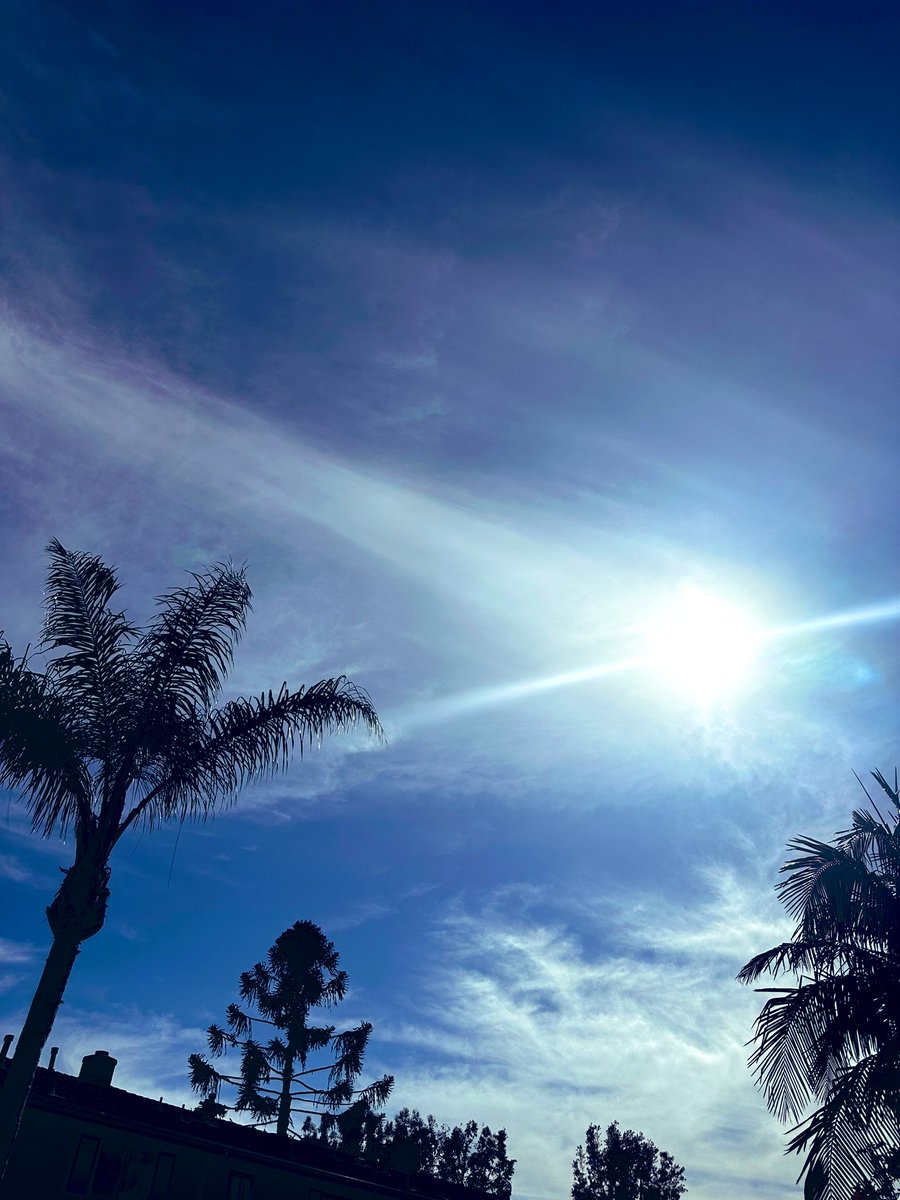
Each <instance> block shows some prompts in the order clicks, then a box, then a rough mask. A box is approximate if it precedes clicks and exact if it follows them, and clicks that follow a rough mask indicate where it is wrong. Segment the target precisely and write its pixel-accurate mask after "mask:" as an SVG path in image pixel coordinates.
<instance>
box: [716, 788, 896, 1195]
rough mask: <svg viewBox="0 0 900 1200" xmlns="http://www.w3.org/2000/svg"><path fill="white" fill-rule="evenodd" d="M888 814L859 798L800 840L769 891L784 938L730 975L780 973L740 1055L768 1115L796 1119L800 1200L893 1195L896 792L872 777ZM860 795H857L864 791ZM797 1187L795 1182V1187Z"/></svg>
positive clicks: (793, 1146) (793, 1144) (744, 978)
mask: <svg viewBox="0 0 900 1200" xmlns="http://www.w3.org/2000/svg"><path fill="white" fill-rule="evenodd" d="M872 774H873V778H874V779H875V780H876V782H877V783H878V785H879V786H880V787H881V789H882V791H883V792H884V793H885V795H886V796H887V798H888V803H889V804H890V805H891V809H890V810H889V812H888V815H887V816H883V815H882V813H881V812H880V811H879V809H878V806H877V805H876V804H875V801H874V800H873V799H872V797H871V796H869V794H868V792H867V793H866V795H867V797H868V799H869V802H870V804H871V805H872V809H873V811H872V812H869V811H868V810H865V809H858V810H856V811H855V812H854V813H853V824H852V826H851V828H850V829H849V830H846V831H844V832H841V833H839V834H837V835H836V836H835V839H834V841H833V842H831V843H826V842H819V841H816V840H814V839H813V838H807V837H798V838H795V839H794V840H793V841H792V842H791V843H790V844H789V846H788V849H790V850H794V851H797V852H798V853H799V855H800V857H798V858H792V859H790V860H789V861H788V862H786V863H785V864H784V866H783V867H782V868H781V870H782V872H783V873H784V874H785V876H786V878H785V879H783V880H782V881H781V882H780V883H779V884H778V885H777V889H776V890H777V891H778V892H779V894H780V896H781V900H782V902H783V904H784V906H785V907H786V908H787V910H788V912H789V913H790V914H791V916H793V917H795V918H796V920H797V927H796V929H795V930H794V935H793V939H792V941H790V942H784V943H782V945H780V946H774V947H773V948H772V949H771V950H766V951H765V952H764V953H763V954H758V955H757V956H756V957H755V958H752V959H751V960H750V962H748V963H747V964H746V966H745V967H744V968H743V970H742V971H741V973H740V974H739V976H738V979H740V980H741V982H742V983H752V982H754V981H755V980H757V979H759V978H760V976H761V975H764V974H766V973H769V974H771V975H773V976H778V975H781V974H783V973H790V974H792V975H795V976H798V977H799V981H798V982H797V983H796V984H795V985H794V986H791V987H774V988H761V989H759V990H760V991H764V992H771V993H774V995H772V997H771V999H769V1000H767V1001H766V1003H765V1004H764V1005H763V1008H762V1011H761V1012H760V1014H759V1017H758V1018H757V1021H756V1026H755V1031H754V1040H755V1042H756V1047H755V1049H754V1051H753V1053H752V1055H751V1057H750V1063H751V1066H753V1067H755V1069H756V1075H757V1078H758V1081H759V1083H760V1085H761V1086H762V1088H763V1090H764V1091H765V1093H766V1098H767V1100H768V1103H769V1108H770V1109H771V1110H772V1112H774V1113H775V1115H776V1116H778V1117H779V1118H780V1119H781V1120H793V1121H798V1120H799V1118H801V1117H802V1114H803V1112H804V1111H805V1110H806V1108H807V1105H808V1104H809V1103H810V1101H815V1102H817V1103H818V1107H817V1108H816V1109H815V1111H814V1112H813V1113H812V1115H811V1116H809V1117H807V1118H806V1119H805V1120H802V1121H800V1123H799V1124H798V1125H796V1126H795V1127H794V1129H793V1130H792V1131H791V1132H792V1133H793V1137H792V1138H791V1140H790V1142H789V1143H788V1150H793V1151H797V1152H802V1151H804V1150H805V1151H806V1152H807V1154H806V1160H805V1162H804V1164H803V1169H802V1171H801V1173H800V1178H801V1179H802V1178H803V1176H804V1175H805V1176H806V1180H805V1184H804V1193H805V1196H806V1197H807V1200H851V1198H853V1197H855V1196H858V1197H870V1196H872V1197H874V1196H878V1197H882V1196H893V1195H894V1194H895V1191H894V1188H893V1182H894V1181H895V1180H896V1179H898V1178H900V888H898V885H900V793H898V788H897V775H896V772H895V774H894V784H893V787H892V786H891V785H890V784H889V783H888V781H887V780H886V779H885V778H884V776H883V775H882V774H881V772H880V771H874V772H873V773H872ZM864 790H865V789H864ZM798 1182H799V1180H798Z"/></svg>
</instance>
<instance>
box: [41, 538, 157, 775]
mask: <svg viewBox="0 0 900 1200" xmlns="http://www.w3.org/2000/svg"><path fill="white" fill-rule="evenodd" d="M47 552H48V553H49V555H50V568H49V570H48V572H47V588H46V595H45V600H44V626H43V632H42V646H43V648H44V649H45V650H47V651H50V652H52V651H54V650H63V651H64V653H62V654H57V655H56V656H55V657H54V658H53V659H52V661H51V662H50V665H49V667H48V674H49V675H50V677H51V678H52V680H53V685H54V690H55V691H56V692H57V694H58V695H60V697H61V698H63V699H64V700H65V702H66V703H67V705H68V706H69V708H70V710H71V711H72V713H73V715H76V716H77V719H78V722H79V725H80V727H81V729H82V730H83V737H84V738H85V740H86V741H87V742H88V745H87V746H86V751H87V753H89V754H90V755H91V757H94V758H97V759H98V760H100V761H101V762H103V763H104V764H107V763H108V760H109V756H110V751H111V749H112V747H113V746H114V745H115V743H116V741H117V731H118V725H119V721H120V718H121V715H122V712H123V709H124V708H125V707H126V705H127V702H128V699H129V693H130V688H129V677H130V673H131V667H130V662H129V658H128V654H127V652H126V648H127V644H128V642H129V641H130V640H131V639H132V638H133V637H134V635H135V633H136V630H135V629H134V627H133V626H132V625H130V624H129V622H128V621H127V620H126V619H125V615H124V613H122V612H114V611H112V610H111V609H110V607H109V602H110V600H111V599H112V597H113V595H114V594H115V593H116V591H118V588H119V582H118V579H117V578H116V573H115V571H114V570H113V569H112V568H111V567H109V566H107V565H106V563H104V562H103V560H102V559H100V558H98V557H97V556H95V555H91V554H85V553H83V552H81V551H69V550H66V548H65V547H64V546H63V545H62V544H61V543H60V542H59V541H57V540H56V539H55V538H54V539H53V540H52V541H51V542H50V543H49V545H48V546H47Z"/></svg>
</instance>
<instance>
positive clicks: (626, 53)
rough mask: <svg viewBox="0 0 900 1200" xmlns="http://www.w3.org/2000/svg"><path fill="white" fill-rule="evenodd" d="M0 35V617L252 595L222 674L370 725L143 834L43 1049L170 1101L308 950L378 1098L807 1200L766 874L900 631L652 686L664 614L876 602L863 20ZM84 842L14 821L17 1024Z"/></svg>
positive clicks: (869, 44) (31, 22) (449, 16)
mask: <svg viewBox="0 0 900 1200" xmlns="http://www.w3.org/2000/svg"><path fill="white" fill-rule="evenodd" d="M2 21H3V33H2V37H0V47H2V48H0V55H2V57H3V62H2V70H0V81H2V82H0V111H2V130H3V133H2V142H0V185H2V186H0V220H2V226H3V230H4V233H3V237H2V240H0V267H2V270H0V405H2V417H3V431H4V436H3V437H2V438H0V471H2V490H0V504H2V509H0V513H2V520H0V577H2V579H3V583H4V586H3V592H2V612H0V617H2V619H0V625H2V627H3V628H4V629H5V630H6V635H7V636H8V637H9V639H10V641H11V642H12V643H13V645H14V646H18V647H22V648H24V646H25V644H26V643H28V642H29V641H30V642H34V641H35V639H36V637H37V633H38V628H39V605H40V597H41V589H42V583H43V575H44V570H45V559H44V556H43V550H42V547H43V546H44V545H45V543H46V542H47V540H48V538H49V537H51V536H56V537H59V538H60V539H61V540H62V541H63V542H64V543H65V544H67V545H70V546H72V547H73V548H80V549H86V550H90V551H93V552H97V553H101V554H102V555H104V556H105V557H106V558H107V559H108V560H110V561H112V562H114V563H116V564H117V565H118V567H119V569H120V572H121V576H122V579H123V581H124V588H123V594H124V597H125V602H126V603H127V605H128V608H129V611H130V612H131V613H132V614H133V615H134V616H135V617H136V618H137V619H143V618H146V616H147V615H149V613H150V611H151V601H152V597H153V596H154V595H156V594H157V593H159V592H160V591H161V590H164V589H165V588H167V587H170V586H175V585H177V584H179V583H180V582H181V580H182V578H183V572H184V571H186V570H191V569H196V568H197V567H198V566H201V565H202V564H205V563H209V562H213V561H217V560H221V559H222V558H224V557H227V556H229V555H230V556H232V557H233V558H234V559H235V560H238V561H244V560H246V562H247V564H248V571H249V576H250V582H251V585H252V587H253V590H254V595H255V600H254V606H255V611H254V614H253V616H252V618H251V622H250V626H249V628H248V632H247V635H246V637H245V639H244V642H243V644H242V647H241V650H240V653H239V657H238V660H237V663H236V667H235V671H234V673H233V675H232V677H231V680H230V686H231V687H232V688H233V690H234V691H235V692H246V691H252V690H254V689H261V688H262V687H267V686H269V685H276V684H278V683H280V682H281V680H282V679H285V678H286V679H287V680H288V682H289V683H291V684H294V685H296V684H299V683H301V682H311V681H313V680H315V679H318V678H321V677H322V676H325V675H333V674H337V673H340V672H346V673H348V674H349V675H351V676H352V678H353V679H354V680H355V681H357V682H358V683H360V684H362V685H364V686H365V687H366V688H367V689H368V690H369V691H370V693H371V695H372V697H373V699H374V701H375V703H376V705H377V707H378V709H379V711H380V713H381V715H382V718H383V720H384V724H385V726H386V728H387V731H388V735H389V738H388V743H387V745H386V746H384V747H376V746H372V745H369V744H367V743H366V742H365V741H363V740H360V739H355V738H348V739H342V740H340V741H335V742H332V743H330V744H328V745H327V746H325V747H324V748H323V750H322V751H321V752H320V753H317V754H314V755H312V756H311V757H309V758H308V759H307V760H305V761H304V762H303V763H300V764H298V765H297V766H296V767H295V768H294V769H293V770H291V772H290V773H289V774H288V775H286V776H285V777H284V778H281V779H278V780H277V781H276V782H274V783H273V784H271V785H269V786H267V787H260V788H254V789H252V790H251V791H249V792H248V793H246V794H245V796H244V797H243V799H242V801H241V803H240V805H239V806H238V807H237V808H236V809H234V810H233V811H231V812H229V813H227V814H225V815H222V816H220V817H219V818H218V819H217V820H216V821H214V822H213V823H211V824H209V825H206V826H192V827H185V828H184V829H183V830H182V831H181V833H180V836H179V837H178V838H177V840H176V831H174V830H167V831H162V832H160V833H158V834H155V835H154V836H153V837H144V838H143V839H138V838H135V840H134V841H133V842H131V843H130V844H128V845H123V846H122V847H121V848H120V850H119V852H118V854H117V859H116V861H115V866H114V874H113V884H112V887H113V893H112V903H111V907H110V915H109V920H108V924H107V928H106V929H105V930H104V932H103V934H102V936H100V937H98V938H97V939H95V940H94V941H93V942H91V943H89V944H88V945H87V946H86V947H85V949H84V951H83V953H82V955H81V957H80V959H79V961H78V964H77V967H76V971H75V974H74V976H73V979H72V983H71V986H70V989H69V993H68V999H67V1002H66V1005H65V1008H64V1010H63V1013H62V1016H61V1017H60V1020H59V1024H58V1036H57V1037H55V1038H54V1041H55V1042H58V1043H59V1045H60V1046H61V1047H62V1050H61V1063H62V1065H63V1067H64V1068H68V1069H72V1070H74V1069H77V1065H78V1062H79V1060H80V1055H81V1054H82V1053H85V1052H87V1051H89V1050H92V1049H94V1048H96V1047H97V1046H105V1047H106V1048H108V1049H110V1050H111V1051H112V1052H114V1053H116V1054H117V1055H118V1057H119V1058H120V1066H119V1070H118V1077H117V1078H118V1080H119V1081H120V1082H121V1083H122V1084H123V1085H124V1086H130V1087H133V1088H135V1089H137V1090H141V1091H146V1092H147V1093H148V1094H152V1095H159V1094H165V1095H166V1096H167V1098H170V1099H172V1100H176V1101H179V1102H180V1101H181V1100H187V1099H188V1089H187V1084H186V1058H187V1055H188V1054H189V1053H191V1052H192V1051H194V1050H197V1049H201V1048H202V1045H203V1030H204V1029H205V1027H206V1026H207V1025H208V1024H209V1022H210V1021H212V1020H217V1019H220V1018H221V1016H222V1014H223V1011H224V1006H225V1005H226V1003H228V1002H229V1001H230V1000H231V999H232V998H233V992H234V986H235V983H236V980H237V976H238V974H239V973H240V971H242V970H244V969H245V968H246V967H248V966H249V965H250V964H251V963H252V962H254V961H255V960H256V959H257V958H258V957H260V956H261V955H262V954H263V953H264V951H265V950H266V948H267V947H268V946H269V945H270V944H271V942H272V941H273V940H274V938H275V937H276V936H277V934H278V933H279V932H280V931H281V930H282V929H283V928H285V927H286V926H287V925H288V924H290V923H292V922H293V921H294V920H297V919H303V918H309V919H312V920H315V921H318V922H320V923H321V924H322V926H323V928H324V929H325V930H326V932H327V933H328V934H329V935H330V936H331V937H333V938H334V940H335V942H336V944H337V946H338V949H339V950H340V951H341V952H342V957H343V961H344V965H345V966H346V968H347V969H348V971H349V972H350V977H351V983H352V985H353V992H352V996H351V997H350V999H349V1001H348V1002H347V1004H346V1005H345V1010H346V1014H347V1018H348V1020H350V1019H353V1018H363V1017H364V1018H366V1019H369V1020H371V1021H372V1022H373V1024H374V1026H375V1033H374V1035H373V1043H372V1051H371V1055H370V1064H369V1065H370V1067H371V1071H372V1074H375V1073H378V1072H380V1071H382V1070H389V1071H392V1072H393V1073H394V1074H395V1075H396V1076H397V1092H396V1097H395V1100H396V1104H397V1105H398V1106H399V1105H400V1104H410V1105H416V1106H418V1107H420V1108H422V1109H423V1110H426V1111H432V1112H434V1113H435V1115H436V1116H438V1118H439V1119H442V1120H446V1121H457V1120H463V1119H467V1118H469V1117H472V1118H475V1119H477V1120H479V1121H481V1122H486V1123H488V1124H490V1125H492V1126H497V1125H505V1126H506V1127H507V1129H508V1131H509V1138H510V1147H511V1153H512V1154H513V1155H515V1156H516V1157H517V1158H518V1160H519V1167H518V1169H517V1173H516V1179H515V1191H516V1194H517V1195H519V1196H521V1197H525V1198H528V1200H531V1198H535V1200H537V1198H540V1200H549V1198H550V1197H556V1198H558V1197H559V1196H561V1195H565V1194H566V1193H567V1191H568V1187H569V1184H570V1180H571V1168H570V1164H571V1159H572V1156H573V1153H574V1149H575V1146H576V1144H577V1143H578V1142H579V1141H580V1140H581V1139H582V1138H583V1134H584V1130H585V1128H586V1126H587V1125H588V1123H590V1122H597V1123H600V1124H604V1123H606V1122H608V1121H611V1120H613V1119H618V1120H619V1121H620V1122H622V1123H623V1124H624V1125H631V1126H634V1127H635V1128H640V1129H643V1130H644V1132H645V1133H646V1134H647V1135H648V1136H649V1137H651V1138H653V1140H654V1141H656V1142H657V1144H658V1145H660V1146H662V1147H665V1148H666V1149H668V1150H670V1151H671V1152H672V1153H673V1154H674V1155H675V1157H676V1158H677V1159H678V1161H679V1162H681V1163H682V1164H683V1165H684V1166H685V1168H686V1170H687V1175H688V1181H689V1184H690V1187H691V1194H692V1195H693V1196H696V1197H697V1198H698V1200H715V1198H717V1197H720V1196H722V1195H728V1196H729V1197H733V1198H734V1200H749V1198H750V1197H772V1198H781V1197H787V1196H790V1195H795V1194H796V1190H795V1188H794V1186H793V1181H794V1179H795V1177H796V1174H797V1170H798V1169H799V1166H798V1164H797V1162H796V1161H795V1160H793V1159H785V1158H784V1157H783V1156H782V1147H783V1138H782V1135H781V1132H780V1130H779V1127H778V1125H777V1123H776V1122H775V1121H774V1119H773V1118H771V1117H769V1116H768V1115H767V1113H766V1111H765V1106H764V1103H763V1101H762V1099H761V1098H760V1096H759V1095H758V1094H757V1093H756V1091H755V1089H754V1087H753V1083H752V1080H751V1078H750V1076H749V1073H748V1072H747V1070H746V1067H745V1065H744V1063H745V1054H746V1051H745V1049H744V1047H743V1043H744V1042H745V1040H746V1039H747V1037H749V1034H750V1028H751V1023H752V1019H753V1016H754V1014H755V1012H756V1011H757V1007H758V1000H757V998H756V997H754V996H753V995H752V994H749V993H746V992H744V991H742V990H741V989H740V988H739V987H738V986H737V985H736V984H735V983H734V982H733V980H734V975H735V973H736V972H737V970H738V969H739V968H740V966H741V965H742V964H743V962H744V961H746V959H747V958H748V957H749V956H750V955H751V954H753V953H754V952H756V951H759V950H762V949H764V948H765V947H767V946H768V945H770V944H772V943H773V942H774V941H776V940H778V939H779V938H780V937H781V936H782V935H783V933H784V932H785V931H786V927H785V924H784V921H783V919H782V916H781V914H780V910H779V908H778V906H777V903H776V902H775V899H774V896H773V893H772V885H773V883H774V881H775V878H776V874H777V868H778V865H779V864H780V862H781V861H782V858H783V847H784V844H785V842H786V841H787V839H788V838H790V837H791V836H793V835H795V834H797V833H800V832H803V833H807V834H810V835H817V836H822V837H828V836H830V835H831V833H832V832H833V831H834V830H835V829H837V828H840V827H842V826H843V824H844V823H846V821H847V818H848V816H849V812H850V809H851V807H852V806H853V805H854V804H856V802H857V800H858V789H857V785H856V783H855V781H854V780H853V776H852V771H853V770H854V769H855V770H857V771H859V772H861V773H862V772H864V771H865V770H867V769H868V768H870V767H874V766H879V767H882V768H883V769H885V770H888V769H890V767H891V766H892V765H893V763H894V761H895V757H896V752H897V747H896V743H895V742H894V741H893V740H892V739H893V736H894V734H895V731H896V723H897V715H898V714H897V696H898V685H900V679H898V671H900V660H898V654H897V651H896V645H897V626H896V621H895V620H892V619H889V618H885V617H882V619H879V620H865V621H862V620H860V621H851V622H848V623H845V624H832V625H825V626H824V627H819V628H807V629H805V630H804V631H801V632H795V633H793V634H784V635H782V636H780V637H777V638H771V639H769V640H767V641H766V642H765V644H764V648H763V653H762V654H761V657H760V661H759V662H758V663H757V666H756V670H755V672H754V674H753V677H752V679H751V680H750V681H749V682H748V684H747V686H745V687H744V688H743V689H741V690H739V691H736V692H734V693H733V694H729V695H727V696H722V697H720V698H719V699H718V700H717V702H716V703H715V704H714V705H712V706H706V707H704V708H702V709H701V708H700V707H698V706H697V705H696V704H695V703H694V701H693V699H692V698H691V696H690V695H689V694H688V693H687V692H686V691H684V690H682V689H679V688H678V687H673V686H671V685H670V684H669V685H667V684H664V683H663V682H662V680H661V679H660V677H659V675H658V673H657V672H654V671H653V670H651V669H648V668H646V667H642V668H639V669H632V670H624V671H620V672H615V673H612V674H608V675H596V676H594V677H592V678H586V679H581V680H577V681H573V682H570V683H568V684H565V685H560V686H555V687H543V688H532V689H530V690H529V689H516V688H515V687H511V686H509V685H515V684H519V683H522V682H534V681H541V680H548V679H552V678H555V677H557V676H560V675H566V674H570V673H576V674H577V673H578V672H583V671H587V670H588V669H589V668H592V667H595V666H602V665H604V664H615V663H619V662H621V661H622V660H623V659H628V658H630V657H633V655H634V654H635V646H636V645H638V644H639V638H637V635H636V632H635V631H636V629H637V628H638V627H639V626H640V625H641V624H642V622H643V621H644V620H645V619H646V617H647V614H649V613H652V612H654V611H656V610H657V609H658V608H660V607H661V606H662V607H665V605H666V604H667V603H668V602H669V600H670V598H671V597H672V596H674V595H676V594H677V592H678V589H679V588H680V587H681V586H682V585H683V584H684V583H685V582H688V583H691V584H693V585H697V586H701V587H703V588H705V589H706V590H707V591H708V592H709V593H710V594H712V595H715V596H721V597H724V598H726V599H727V600H729V601H730V602H733V603H737V604H738V605H740V606H743V607H744V608H745V609H748V610H750V611H752V612H754V613H755V614H756V615H757V617H758V619H759V621H760V622H761V623H762V624H763V625H764V626H765V627H766V628H769V629H771V628H782V627H785V626H797V625H804V624H808V623H809V622H815V621H816V620H817V619H819V618H822V617H828V616H830V615H833V614H839V613H845V612H852V611H856V610H858V609H863V608H866V607H868V606H872V605H885V604H886V605H887V610H886V611H888V612H890V606H891V603H893V602H896V600H897V598H898V596H900V578H898V570H897V566H896V545H897V533H898V517H897V512H898V504H897V500H898V490H900V489H898V482H897V461H896V448H897V445H898V435H900V428H898V426H900V405H898V403H897V399H896V384H897V369H898V342H897V332H896V331H897V328H898V316H900V312H898V309H900V295H898V288H897V282H896V281H897V277H898V275H897V268H898V266H900V234H898V228H900V226H898V188H897V185H898V160H897V155H896V145H897V141H896V139H897V112H898V95H897V91H898V84H897V78H896V71H895V70H894V68H893V58H894V47H895V46H896V39H897V35H898V32H900V31H898V18H897V16H896V14H895V13H894V12H892V6H890V5H879V4H873V3H862V4H857V5H854V6H853V8H852V11H851V10H849V9H847V7H846V6H844V5H827V4H826V5H823V4H817V5H811V4H805V3H796V4H791V5H784V4H768V3H764V2H763V3H753V4H750V3H747V4H742V3H729V4H726V5H723V4H699V3H697V4H692V3H688V4H685V5H679V6H675V5H655V4H651V3H649V2H645V3H631V4H618V3H604V4H601V5H579V4H573V3H555V4H554V5H552V6H550V5H541V4H516V5H506V4H501V3H483V4H461V3H454V4H452V5H450V4H434V5H416V4H400V3H391V2H386V3H379V4H361V3H335V2H332V3H330V4H329V5H328V6H327V11H326V6H325V5H316V4H302V3H290V4H287V3H284V4H281V3H274V2H272V0H263V2H261V3H259V4H256V5H254V6H252V8H249V9H248V7H247V6H246V5H243V4H242V5H238V4H230V3H222V2H218V3H216V4H215V5H204V4H200V3H182V4H175V3H162V2H161V3H158V4H155V5H152V6H147V5H142V6H138V5H133V4H130V3H115V4H96V5H93V4H60V5H51V4H47V3H22V4H19V3H17V2H16V0H13V2H12V3H8V4H7V5H5V6H4V13H3V17H2ZM67 854H68V850H67V848H66V847H63V846H60V845H58V844H56V843H52V842H44V843H42V842H39V841H37V840H36V839H34V838H33V837H32V836H31V835H30V834H29V833H28V831H27V823H26V821H25V818H24V815H23V811H22V809H21V808H20V807H19V806H17V805H16V804H15V803H14V802H13V803H10V805H9V807H8V813H7V816H6V818H5V820H4V822H3V826H2V828H0V877H2V878H0V888H2V900H0V904H2V910H0V911H2V912H3V917H4V919H3V925H2V938H3V940H2V941H0V987H2V995H0V1015H3V1022H4V1024H3V1028H4V1029H5V1028H9V1029H13V1028H15V1027H16V1025H17V1022H18V1020H19V1019H20V1014H21V1012H22V1010H23V1006H24V1005H25V1004H26V1003H27V1000H28V997H29V995H30V988H31V987H32V986H33V982H34V979H35V976H36V972H37V970H38V967H39V962H40V957H41V954H42V951H43V949H44V947H45V946H46V943H47V929H46V924H45V922H44V921H43V917H42V913H43V907H44V905H45V904H46V903H47V900H48V899H49V896H50V895H51V893H52V890H53V888H54V886H55V881H56V880H57V879H58V874H57V868H58V866H60V865H64V864H65V863H66V861H67Z"/></svg>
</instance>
